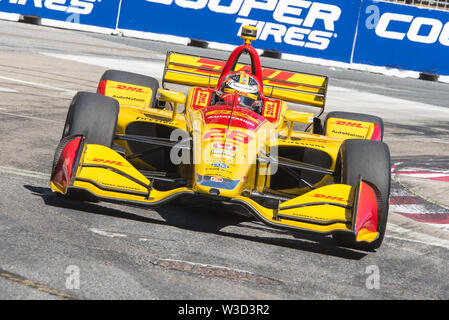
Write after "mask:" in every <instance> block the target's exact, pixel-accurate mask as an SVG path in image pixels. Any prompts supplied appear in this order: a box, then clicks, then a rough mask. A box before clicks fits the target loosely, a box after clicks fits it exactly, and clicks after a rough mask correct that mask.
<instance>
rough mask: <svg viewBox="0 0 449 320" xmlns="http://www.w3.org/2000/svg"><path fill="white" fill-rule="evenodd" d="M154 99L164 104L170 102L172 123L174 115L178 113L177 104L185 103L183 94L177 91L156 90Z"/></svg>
mask: <svg viewBox="0 0 449 320" xmlns="http://www.w3.org/2000/svg"><path fill="white" fill-rule="evenodd" d="M156 99H157V100H159V101H164V102H172V103H173V111H172V121H173V120H174V119H175V117H176V113H177V111H178V104H185V103H186V100H187V98H186V96H185V94H183V93H181V92H177V91H172V90H167V89H162V88H159V89H158V90H157V94H156Z"/></svg>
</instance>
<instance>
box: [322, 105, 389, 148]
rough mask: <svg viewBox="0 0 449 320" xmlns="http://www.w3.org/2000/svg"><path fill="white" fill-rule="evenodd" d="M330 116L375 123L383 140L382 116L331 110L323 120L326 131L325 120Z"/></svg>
mask: <svg viewBox="0 0 449 320" xmlns="http://www.w3.org/2000/svg"><path fill="white" fill-rule="evenodd" d="M330 118H338V119H347V120H355V121H363V122H371V123H375V124H377V125H378V126H379V127H380V130H381V140H380V141H383V137H384V122H383V120H382V118H379V117H377V116H373V115H370V114H364V113H355V112H344V111H332V112H329V113H328V114H327V116H326V119H325V121H324V132H326V127H327V121H328V119H330Z"/></svg>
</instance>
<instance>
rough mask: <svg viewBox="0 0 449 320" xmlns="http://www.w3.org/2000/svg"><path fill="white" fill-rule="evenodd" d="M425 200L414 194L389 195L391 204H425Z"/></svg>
mask: <svg viewBox="0 0 449 320" xmlns="http://www.w3.org/2000/svg"><path fill="white" fill-rule="evenodd" d="M425 203H427V202H426V201H425V200H423V199H421V198H418V197H414V196H390V204H391V205H404V204H425Z"/></svg>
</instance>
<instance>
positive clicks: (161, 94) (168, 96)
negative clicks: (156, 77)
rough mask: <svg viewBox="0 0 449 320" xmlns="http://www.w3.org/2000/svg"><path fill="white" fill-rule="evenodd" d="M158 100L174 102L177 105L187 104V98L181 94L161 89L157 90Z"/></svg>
mask: <svg viewBox="0 0 449 320" xmlns="http://www.w3.org/2000/svg"><path fill="white" fill-rule="evenodd" d="M156 99H158V100H159V101H165V102H173V103H175V104H185V103H186V96H185V94H183V93H181V92H176V91H172V90H167V89H162V88H159V89H158V90H157V94H156Z"/></svg>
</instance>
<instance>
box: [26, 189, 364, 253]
mask: <svg viewBox="0 0 449 320" xmlns="http://www.w3.org/2000/svg"><path fill="white" fill-rule="evenodd" d="M24 188H26V189H27V190H29V191H30V192H31V193H32V194H33V195H35V196H40V197H41V198H42V199H43V201H44V203H45V204H46V205H49V206H53V207H58V208H64V209H70V210H79V211H83V212H88V213H92V214H96V215H103V216H108V217H114V218H119V219H127V220H132V221H137V222H142V223H150V224H158V225H168V226H172V227H176V228H180V229H185V230H189V231H194V232H202V233H212V234H216V235H219V236H224V237H231V238H234V239H241V240H246V241H252V242H256V243H264V244H268V245H275V246H279V247H284V248H290V249H296V250H301V251H306V252H312V253H319V254H324V255H329V256H334V257H339V258H344V259H349V260H360V259H362V258H364V257H365V256H366V255H367V253H366V252H361V251H358V250H355V249H351V248H344V247H338V246H336V245H335V244H334V242H333V240H332V239H331V238H330V237H322V236H316V235H310V234H302V233H301V234H299V233H292V232H288V231H283V230H277V229H273V228H270V227H268V226H265V225H264V224H263V223H261V222H259V221H257V220H255V219H253V218H252V217H246V216H242V215H239V214H236V213H233V212H229V211H226V210H224V209H222V208H217V207H213V208H210V207H209V208H201V207H192V206H188V207H186V206H182V207H181V206H177V205H165V206H164V207H160V208H151V210H152V211H154V212H156V213H157V214H158V215H159V216H160V217H161V218H162V219H163V220H159V219H157V218H152V217H149V216H147V215H145V216H144V215H141V214H136V213H133V212H131V211H130V210H127V209H130V208H133V207H135V206H130V205H127V204H123V210H122V209H116V208H110V207H105V206H102V203H101V202H82V201H73V200H70V199H67V198H64V197H61V196H58V195H57V194H55V193H53V192H52V191H51V190H50V189H49V188H48V187H41V186H32V185H24ZM137 208H140V209H141V208H142V207H141V206H137ZM226 227H230V228H228V229H232V230H231V231H230V230H223V229H225V228H226ZM240 230H241V231H242V232H239V231H240ZM251 230H254V233H255V234H256V235H249V234H247V233H248V232H251ZM236 231H238V232H236ZM261 233H263V234H267V233H268V234H272V235H273V236H266V235H260V234H261ZM286 237H291V238H286Z"/></svg>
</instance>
